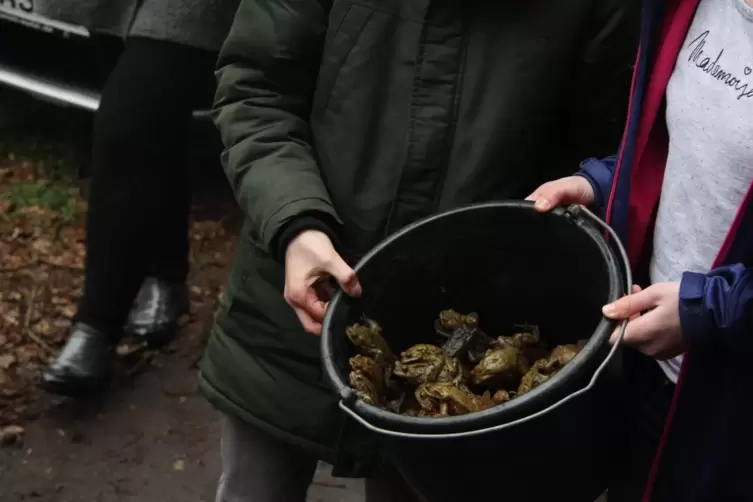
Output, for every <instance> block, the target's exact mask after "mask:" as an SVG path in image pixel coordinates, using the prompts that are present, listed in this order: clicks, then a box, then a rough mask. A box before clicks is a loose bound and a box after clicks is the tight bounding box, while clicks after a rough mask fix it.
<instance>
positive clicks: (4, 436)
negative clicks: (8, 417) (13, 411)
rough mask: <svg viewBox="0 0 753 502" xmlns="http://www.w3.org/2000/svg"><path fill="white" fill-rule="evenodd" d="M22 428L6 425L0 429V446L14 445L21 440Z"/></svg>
mask: <svg viewBox="0 0 753 502" xmlns="http://www.w3.org/2000/svg"><path fill="white" fill-rule="evenodd" d="M23 436H24V428H23V427H21V426H20V425H8V426H5V427H2V428H0V445H6V446H7V445H11V444H16V443H18V442H19V441H21V440H22V439H23Z"/></svg>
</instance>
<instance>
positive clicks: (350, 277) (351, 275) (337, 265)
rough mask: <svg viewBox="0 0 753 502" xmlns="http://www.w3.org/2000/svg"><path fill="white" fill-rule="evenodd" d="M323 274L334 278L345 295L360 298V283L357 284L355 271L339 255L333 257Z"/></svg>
mask: <svg viewBox="0 0 753 502" xmlns="http://www.w3.org/2000/svg"><path fill="white" fill-rule="evenodd" d="M325 272H327V273H328V274H329V275H331V276H332V277H334V278H335V280H336V281H337V283H338V284H339V285H340V287H341V288H342V289H343V291H345V293H346V294H347V295H349V296H361V283H360V282H358V277H357V276H356V273H355V271H353V269H352V268H350V266H348V264H347V263H345V260H343V259H342V258H341V257H340V256H339V255H335V257H334V258H333V259H332V261H330V262H329V263H328V264H327V266H326V267H325Z"/></svg>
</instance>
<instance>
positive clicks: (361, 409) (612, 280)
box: [320, 200, 624, 434]
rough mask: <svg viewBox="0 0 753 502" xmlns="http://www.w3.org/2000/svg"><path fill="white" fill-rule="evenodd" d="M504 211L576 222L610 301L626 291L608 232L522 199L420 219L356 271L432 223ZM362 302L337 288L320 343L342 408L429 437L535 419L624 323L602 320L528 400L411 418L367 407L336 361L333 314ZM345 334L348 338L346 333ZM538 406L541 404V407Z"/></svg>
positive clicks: (374, 251)
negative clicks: (596, 259) (601, 266)
mask: <svg viewBox="0 0 753 502" xmlns="http://www.w3.org/2000/svg"><path fill="white" fill-rule="evenodd" d="M500 208H504V209H522V210H527V211H530V212H536V214H539V215H541V216H544V217H546V216H551V217H558V218H564V219H567V220H568V221H569V222H571V223H573V224H576V225H577V227H578V228H579V229H580V230H581V231H583V232H584V233H585V234H586V235H588V236H589V237H590V238H591V240H592V241H593V242H594V244H595V245H596V246H597V247H598V248H599V251H600V254H601V255H602V257H603V259H604V261H605V265H606V268H607V272H608V275H609V298H608V300H607V301H608V302H612V301H615V300H617V299H618V298H619V297H620V296H621V295H622V294H623V293H624V287H623V283H622V279H621V273H620V267H619V263H618V260H617V258H616V256H615V253H614V251H613V250H612V248H611V247H610V245H609V244H608V242H607V240H606V238H605V236H604V234H603V232H602V231H601V230H600V229H599V228H598V227H597V226H596V225H594V224H593V222H591V221H590V220H589V219H587V218H584V217H583V215H577V214H576V215H575V216H574V215H573V212H571V211H569V209H568V208H567V207H557V208H555V209H553V210H551V211H549V212H547V213H540V212H538V211H536V210H535V209H534V207H533V203H532V202H529V201H521V200H499V201H492V202H480V203H472V204H467V205H463V206H459V207H457V208H453V209H450V210H447V211H443V212H440V213H437V214H433V215H430V216H428V217H425V218H422V219H420V220H417V221H415V222H413V223H411V224H409V225H406V226H405V227H403V228H401V229H400V230H398V231H396V232H394V233H393V234H391V235H389V236H387V237H386V238H384V239H383V240H382V241H380V242H379V243H378V244H377V245H375V246H374V247H373V248H372V249H371V250H369V252H367V253H366V254H365V255H364V256H363V257H362V258H361V259H360V260H358V263H357V264H356V265H355V266H354V271H355V272H356V274H358V272H359V271H360V270H362V269H363V267H365V266H367V265H368V264H369V262H370V261H371V260H373V259H374V258H375V257H376V256H377V255H379V254H380V253H382V252H383V251H384V250H385V249H386V248H387V247H388V246H390V245H392V244H393V243H394V242H395V241H397V240H399V239H401V238H402V237H404V236H405V235H406V234H408V233H410V232H413V231H414V230H416V229H417V228H420V227H423V226H425V225H430V224H432V223H433V222H435V221H438V220H440V219H444V218H448V217H451V216H454V215H457V214H461V213H466V212H474V211H480V210H488V209H500ZM358 301H359V300H358V299H354V298H350V297H348V296H346V295H345V294H344V293H343V292H342V291H341V290H339V289H338V290H337V291H336V293H335V295H334V296H333V297H332V300H331V301H330V302H329V305H328V308H327V311H326V313H325V316H324V320H323V322H322V336H321V341H320V342H321V358H322V364H323V367H324V372H325V375H326V378H327V380H328V381H329V384H330V386H331V387H333V388H334V390H335V392H336V393H337V394H338V395H339V396H340V398H341V406H342V405H345V406H348V407H349V408H351V409H352V411H353V412H355V413H356V414H357V415H358V416H360V417H363V418H364V419H366V420H367V421H368V422H372V423H378V424H380V425H381V426H382V427H384V428H387V429H391V430H394V431H396V432H398V433H399V432H422V433H426V434H443V433H458V432H467V431H472V430H476V429H479V428H482V427H485V426H487V425H488V424H490V423H491V422H494V423H495V424H498V423H507V422H513V421H515V420H516V419H519V418H521V416H528V415H532V414H534V413H536V412H537V411H540V410H541V409H544V408H546V407H547V406H549V405H550V404H552V403H554V402H556V401H557V400H558V399H557V398H556V397H554V394H555V391H556V390H557V388H558V383H561V382H563V381H564V380H565V379H568V378H571V377H574V376H576V375H577V374H578V373H580V372H581V371H583V370H585V369H587V368H588V367H589V366H591V365H593V366H594V367H595V366H597V365H598V364H597V363H596V361H595V358H596V357H598V356H599V354H600V352H601V351H602V349H603V348H604V347H605V345H606V344H607V342H608V340H609V337H610V335H611V334H612V332H613V331H614V330H615V329H616V328H617V326H618V325H619V323H618V322H617V321H613V320H611V319H608V318H606V317H603V316H602V318H601V320H600V322H599V324H598V325H597V326H596V327H595V328H594V331H593V333H592V334H591V336H590V337H589V338H588V341H587V342H586V344H585V345H584V346H583V348H582V349H581V350H580V351H579V352H578V354H576V356H575V357H574V358H573V359H572V360H571V361H570V362H569V363H568V364H567V365H565V366H564V367H563V368H562V369H561V370H560V371H558V372H557V373H556V374H555V375H554V376H553V377H551V378H550V379H549V380H547V381H546V382H544V383H543V384H541V385H539V386H538V387H536V388H534V389H533V390H531V391H529V392H527V393H526V394H525V395H523V396H520V397H516V398H515V399H512V400H510V401H507V402H505V403H503V404H500V405H496V406H493V407H491V408H488V409H486V410H482V411H478V412H474V413H469V414H466V415H459V416H452V417H411V416H406V415H400V414H397V413H393V412H391V411H388V410H385V409H382V408H379V407H377V406H374V405H371V404H368V403H366V402H365V401H363V400H361V399H360V398H357V396H356V394H355V392H354V391H353V390H352V389H351V388H350V386H349V385H348V383H347V381H346V380H345V379H344V378H343V376H342V375H341V374H340V370H339V369H338V367H337V365H336V364H335V362H334V359H335V357H334V354H333V351H332V343H331V340H332V338H333V337H334V336H338V335H337V334H336V333H333V332H332V322H333V317H334V312H335V311H336V310H337V307H338V305H339V304H340V303H352V302H358ZM342 336H345V335H344V333H343V334H342ZM606 357H607V356H606V355H605V356H604V357H603V358H602V359H604V358H606ZM547 395H549V396H550V399H549V400H548V401H551V403H547V402H544V401H545V400H546V397H547ZM536 403H541V404H540V405H538V406H537V405H536ZM524 410H525V411H524ZM504 415H508V417H507V419H506V420H502V421H500V420H499V418H500V417H501V416H504ZM495 419H496V420H495Z"/></svg>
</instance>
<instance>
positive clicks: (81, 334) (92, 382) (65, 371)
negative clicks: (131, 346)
mask: <svg viewBox="0 0 753 502" xmlns="http://www.w3.org/2000/svg"><path fill="white" fill-rule="evenodd" d="M111 340H112V338H110V337H108V336H107V335H106V334H104V333H101V332H100V331H97V330H96V329H94V328H92V327H91V326H88V325H86V324H83V323H80V322H79V323H76V324H74V325H73V327H71V331H70V334H69V335H68V341H67V342H66V344H65V347H63V350H61V351H60V354H59V355H58V358H57V359H56V360H55V362H53V363H52V364H50V365H49V366H47V367H46V368H43V369H42V375H41V381H40V385H41V387H42V388H43V389H45V390H46V391H48V392H52V393H54V394H61V395H64V396H78V395H82V394H88V393H91V392H94V391H96V390H98V389H100V388H101V387H103V386H104V385H105V384H106V382H107V378H108V376H109V373H110V366H111V363H112V360H113V356H114V353H115V346H114V344H113V343H112V341H111Z"/></svg>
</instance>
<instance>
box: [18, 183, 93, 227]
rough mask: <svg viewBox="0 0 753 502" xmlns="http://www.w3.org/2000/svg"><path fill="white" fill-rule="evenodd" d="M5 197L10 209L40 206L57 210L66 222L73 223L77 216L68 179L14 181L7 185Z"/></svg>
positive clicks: (74, 199)
mask: <svg viewBox="0 0 753 502" xmlns="http://www.w3.org/2000/svg"><path fill="white" fill-rule="evenodd" d="M5 197H6V198H7V200H8V202H10V205H11V207H10V210H11V211H17V210H20V209H24V208H27V207H41V208H44V209H48V210H50V211H55V212H57V213H58V214H59V215H60V219H61V220H63V221H64V222H66V223H73V222H74V221H75V220H76V217H77V216H78V214H77V204H76V194H75V193H74V189H73V188H72V181H71V180H68V179H65V180H37V181H22V182H14V183H11V184H10V185H9V186H8V188H7V192H6V194H5Z"/></svg>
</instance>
